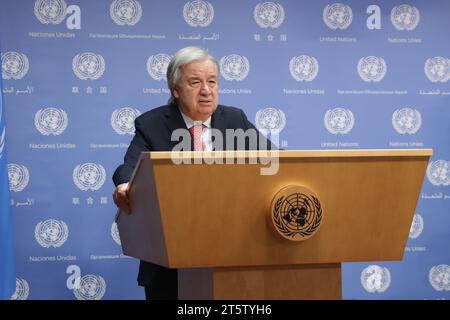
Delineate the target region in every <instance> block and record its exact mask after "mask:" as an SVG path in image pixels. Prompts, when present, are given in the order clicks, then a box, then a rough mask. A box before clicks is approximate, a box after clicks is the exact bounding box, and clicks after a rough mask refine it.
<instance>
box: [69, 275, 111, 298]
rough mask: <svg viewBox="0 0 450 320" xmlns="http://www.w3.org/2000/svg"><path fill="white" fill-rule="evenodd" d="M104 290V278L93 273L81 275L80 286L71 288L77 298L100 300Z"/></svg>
mask: <svg viewBox="0 0 450 320" xmlns="http://www.w3.org/2000/svg"><path fill="white" fill-rule="evenodd" d="M105 292H106V282H105V279H103V277H101V276H96V275H93V274H87V275H85V276H83V277H81V280H80V287H79V288H75V289H73V293H74V295H75V297H76V298H77V299H78V300H101V299H102V298H103V296H104V295H105Z"/></svg>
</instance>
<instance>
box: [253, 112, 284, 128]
mask: <svg viewBox="0 0 450 320" xmlns="http://www.w3.org/2000/svg"><path fill="white" fill-rule="evenodd" d="M255 125H256V127H257V128H258V130H259V131H261V132H262V133H267V132H280V131H281V130H283V128H284V126H285V125H286V116H285V115H284V112H283V111H281V109H276V108H272V107H269V108H265V109H261V110H258V112H257V113H256V115H255Z"/></svg>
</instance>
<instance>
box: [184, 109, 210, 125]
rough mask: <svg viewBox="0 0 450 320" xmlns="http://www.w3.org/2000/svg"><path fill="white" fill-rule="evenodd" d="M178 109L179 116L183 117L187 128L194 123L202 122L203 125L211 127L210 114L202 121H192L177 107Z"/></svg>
mask: <svg viewBox="0 0 450 320" xmlns="http://www.w3.org/2000/svg"><path fill="white" fill-rule="evenodd" d="M178 109H179V110H180V113H181V116H182V117H183V120H184V123H186V127H187V128H188V129H190V128H191V127H192V126H194V125H199V124H203V125H205V127H207V128H211V116H210V117H209V118H208V119H206V121H203V122H202V121H194V120H192V119H191V118H190V117H188V116H187V115H185V114H184V113H183V111H181V109H180V108H178Z"/></svg>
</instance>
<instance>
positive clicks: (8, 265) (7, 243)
mask: <svg viewBox="0 0 450 320" xmlns="http://www.w3.org/2000/svg"><path fill="white" fill-rule="evenodd" d="M0 80H1V79H0ZM2 93H3V89H2V86H1V81H0V299H9V298H10V297H11V295H12V294H13V293H14V291H15V290H16V271H15V263H14V246H13V225H12V217H11V205H10V198H9V182H8V163H7V161H6V128H5V117H4V112H3V97H2Z"/></svg>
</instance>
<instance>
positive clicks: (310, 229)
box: [273, 195, 322, 238]
mask: <svg viewBox="0 0 450 320" xmlns="http://www.w3.org/2000/svg"><path fill="white" fill-rule="evenodd" d="M303 196H304V195H303ZM284 198H285V197H284V196H282V197H280V198H279V199H278V200H277V202H276V203H275V206H274V211H273V217H274V219H273V220H274V222H275V225H276V226H277V228H278V230H279V231H280V232H281V233H283V234H284V235H285V236H286V237H291V238H293V237H295V236H296V235H297V234H299V235H300V236H302V237H304V238H305V237H309V236H311V235H312V234H313V233H314V231H316V229H317V228H318V227H319V225H320V223H321V222H322V206H321V205H320V202H319V199H317V198H316V197H314V196H313V195H311V196H310V198H312V200H313V203H314V208H315V211H316V216H315V219H314V221H313V223H311V225H309V226H308V228H307V229H306V230H303V231H301V230H296V231H292V230H290V229H289V228H288V227H287V226H285V225H284V224H283V223H282V218H281V215H280V213H281V212H280V211H281V204H282V203H283V200H284Z"/></svg>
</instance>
